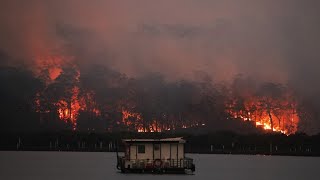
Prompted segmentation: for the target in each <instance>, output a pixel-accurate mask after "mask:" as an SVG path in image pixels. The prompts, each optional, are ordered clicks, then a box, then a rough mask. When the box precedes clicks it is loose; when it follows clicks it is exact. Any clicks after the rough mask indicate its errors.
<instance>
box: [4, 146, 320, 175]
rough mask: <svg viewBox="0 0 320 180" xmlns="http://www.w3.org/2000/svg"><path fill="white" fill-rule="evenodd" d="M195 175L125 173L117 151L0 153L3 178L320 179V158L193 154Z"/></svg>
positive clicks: (191, 155)
mask: <svg viewBox="0 0 320 180" xmlns="http://www.w3.org/2000/svg"><path fill="white" fill-rule="evenodd" d="M189 157H192V158H194V160H195V164H196V172H195V175H151V174H121V173H119V172H118V171H117V170H116V168H115V164H116V158H115V153H96V152H0V180H10V179H13V180H27V179H30V180H31V179H32V180H37V179H39V180H40V179H41V180H46V179H48V180H50V179H56V180H64V179H68V180H73V179H74V180H80V179H88V180H113V179H115V180H116V179H119V180H134V179H139V180H157V179H162V180H171V179H172V180H180V179H181V180H182V179H183V180H188V179H197V180H206V179H208V180H209V179H210V180H219V179H221V180H222V179H223V180H225V179H235V180H250V179H252V180H259V179H266V180H277V179H279V180H286V179H288V180H296V179H308V180H313V179H314V180H319V179H320V158H318V157H281V156H257V155H205V154H203V155H199V154H190V155H189Z"/></svg>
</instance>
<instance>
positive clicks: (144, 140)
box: [122, 137, 186, 143]
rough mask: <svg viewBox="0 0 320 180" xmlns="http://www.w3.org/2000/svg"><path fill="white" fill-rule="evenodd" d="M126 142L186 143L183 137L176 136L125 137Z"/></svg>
mask: <svg viewBox="0 0 320 180" xmlns="http://www.w3.org/2000/svg"><path fill="white" fill-rule="evenodd" d="M122 141H123V142H125V143H135V142H136V143H139V142H150V143H152V142H177V143H185V142H186V140H184V139H183V138H182V137H175V138H164V139H123V140H122Z"/></svg>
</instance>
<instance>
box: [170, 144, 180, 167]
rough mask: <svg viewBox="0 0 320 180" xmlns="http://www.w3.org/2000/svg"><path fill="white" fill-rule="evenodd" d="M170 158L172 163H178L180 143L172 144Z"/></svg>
mask: <svg viewBox="0 0 320 180" xmlns="http://www.w3.org/2000/svg"><path fill="white" fill-rule="evenodd" d="M170 159H171V165H172V166H177V165H178V144H170Z"/></svg>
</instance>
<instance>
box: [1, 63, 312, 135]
mask: <svg viewBox="0 0 320 180" xmlns="http://www.w3.org/2000/svg"><path fill="white" fill-rule="evenodd" d="M79 72H81V74H80V76H78V75H79ZM48 73H49V72H48V70H43V72H42V73H41V74H40V76H39V77H36V76H35V75H34V74H33V73H32V72H31V71H29V70H27V69H25V68H19V67H8V66H5V67H1V68H0V82H1V88H0V97H1V101H0V112H1V117H0V130H1V131H2V132H39V131H44V130H46V131H52V130H70V129H72V128H76V129H77V130H80V131H87V130H88V129H89V130H95V131H99V132H106V131H108V132H112V131H137V130H138V129H139V130H143V131H147V132H148V131H163V130H169V129H170V130H174V129H179V128H194V127H196V126H205V127H206V128H207V129H208V131H216V130H230V131H235V132H239V129H241V130H243V129H245V133H248V132H256V130H254V128H255V127H254V126H252V128H242V126H243V123H242V121H243V120H244V118H246V119H249V118H250V119H251V120H254V121H258V120H260V119H263V118H264V119H265V117H267V121H270V124H271V129H272V126H274V127H278V128H279V129H287V130H288V132H289V133H292V132H293V133H294V132H295V131H296V130H297V129H298V131H302V132H308V127H314V126H313V124H316V122H317V121H316V120H317V119H318V113H317V108H316V107H317V103H312V101H311V100H310V99H309V100H308V99H301V97H300V96H298V95H297V96H295V97H294V98H293V99H292V102H291V103H285V105H283V104H282V103H279V102H290V101H287V99H288V98H290V97H291V96H290V97H289V96H288V92H289V90H288V87H287V86H283V85H280V84H274V83H263V82H261V83H258V82H255V81H254V80H252V79H248V78H245V77H242V76H237V77H235V79H234V81H233V82H232V83H231V84H229V85H228V84H216V83H214V82H213V81H212V79H211V78H210V77H209V76H207V75H206V74H204V73H198V74H196V80H194V81H186V80H180V81H175V82H170V81H166V80H165V78H164V77H163V76H161V75H160V74H150V75H149V76H145V77H141V78H137V79H133V78H129V77H127V76H126V75H124V74H121V73H119V72H116V71H114V70H111V69H109V68H107V67H101V66H90V67H87V68H86V69H82V70H81V69H80V70H79V71H77V69H74V66H70V67H65V68H64V69H63V71H62V72H61V74H60V75H59V76H58V77H57V78H56V79H55V80H50V79H49V77H48ZM290 92H291V91H290ZM290 95H293V94H290ZM252 97H256V98H252ZM297 97H300V99H299V98H297ZM250 99H257V102H255V103H251V101H248V100H250ZM279 100H283V101H279ZM298 100H300V101H298ZM248 104H249V105H250V106H249V105H248ZM293 106H294V107H297V108H296V109H295V108H294V107H293ZM75 107H77V109H75ZM59 108H60V109H59ZM65 110H68V113H67V114H68V116H66V115H65V112H66V111H65ZM59 111H60V115H59ZM61 111H62V112H61ZM123 111H127V112H129V113H130V115H129V116H127V117H125V118H124V114H123ZM70 112H73V113H75V114H73V115H72V116H71V115H70ZM284 112H285V113H284ZM288 112H290V113H291V114H292V115H291V114H290V113H288ZM61 113H62V115H63V116H64V117H61ZM246 116H247V117H246ZM291 116H294V117H295V121H290V119H292V118H291ZM240 117H242V121H241V122H240V123H238V122H235V120H234V119H237V118H240ZM62 118H63V119H62ZM298 118H299V119H300V121H299V122H298V120H297V119H298ZM287 121H289V122H290V123H289V124H288V123H285V122H287ZM315 127H316V126H315ZM314 130H315V131H317V129H314ZM313 133H314V132H313Z"/></svg>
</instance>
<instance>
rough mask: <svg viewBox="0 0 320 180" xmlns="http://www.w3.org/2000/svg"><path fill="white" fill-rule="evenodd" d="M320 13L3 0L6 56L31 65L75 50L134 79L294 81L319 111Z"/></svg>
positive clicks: (254, 4)
mask: <svg viewBox="0 0 320 180" xmlns="http://www.w3.org/2000/svg"><path fill="white" fill-rule="evenodd" d="M319 7H320V2H319V1H317V0H310V1H300V0H291V1H289V0H287V1H276V0H271V1H267V0H265V1H255V0H245V1H236V0H233V1H232V0H161V1H160V0H153V1H150V0H135V1H132V0H122V1H119V0H105V1H102V0H92V1H86V0H68V1H64V0H55V1H53V0H52V1H50V0H28V1H21V0H2V1H1V2H0V51H2V52H3V54H6V56H8V57H12V59H15V60H13V61H14V62H12V63H23V64H29V65H30V67H31V68H33V67H34V64H37V63H39V62H38V61H39V60H36V58H35V57H37V56H46V55H56V54H66V55H71V56H75V57H76V58H75V61H76V62H77V63H78V64H79V65H80V66H83V67H85V66H88V65H90V64H103V65H106V66H109V67H112V68H114V69H116V70H118V71H120V72H121V73H125V74H127V75H129V76H143V75H145V74H149V73H152V72H159V73H161V74H164V75H165V77H166V78H167V79H169V80H177V79H182V78H187V79H192V78H194V76H195V74H196V73H195V72H199V71H201V72H205V73H207V74H209V75H210V76H211V77H212V78H213V79H214V80H215V81H229V80H232V79H233V78H234V76H235V75H237V74H244V75H246V76H250V77H254V78H255V79H256V80H258V81H272V82H277V83H283V84H290V86H291V87H294V88H295V89H296V90H297V91H298V93H299V94H302V95H303V96H305V97H306V98H308V99H310V101H312V102H313V103H312V104H316V105H317V107H319V103H316V102H319V100H320V96H319V92H320V83H319V79H318V77H319V75H320V73H319V70H318V69H319V67H320V65H319V56H320V55H319V47H320V36H319V32H320V11H319ZM315 124H316V125H315V127H316V128H319V127H320V123H319V122H318V121H317V122H315Z"/></svg>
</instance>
